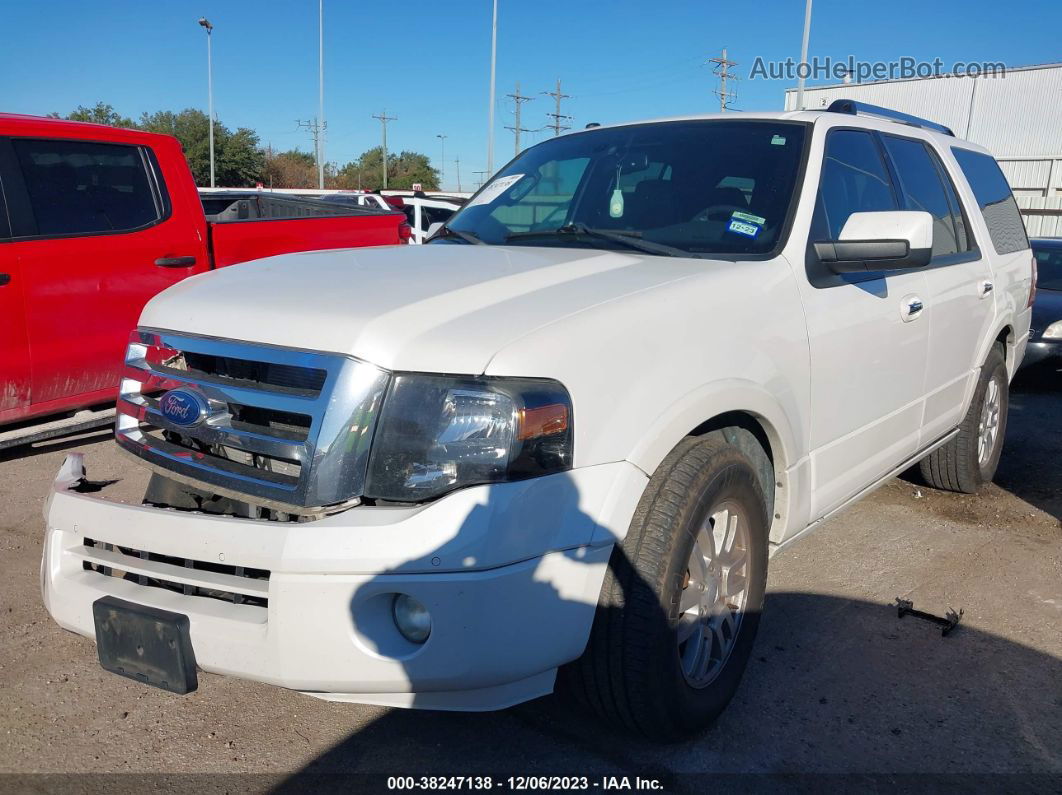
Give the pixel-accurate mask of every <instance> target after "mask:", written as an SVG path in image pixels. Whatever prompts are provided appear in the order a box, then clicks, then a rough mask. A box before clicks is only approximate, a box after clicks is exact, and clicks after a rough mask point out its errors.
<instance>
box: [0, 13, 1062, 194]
mask: <svg viewBox="0 0 1062 795" xmlns="http://www.w3.org/2000/svg"><path fill="white" fill-rule="evenodd" d="M0 5H2V6H3V13H2V19H3V23H4V24H3V25H2V27H0V110H2V111H7V112H14V113H30V114H38V115H43V114H46V113H49V112H52V111H57V112H60V113H68V112H70V111H71V110H73V109H74V108H75V107H76V106H77V105H79V104H81V105H89V106H91V105H94V104H95V103H96V102H98V101H103V102H106V103H109V104H111V105H113V106H114V107H115V109H116V110H118V111H119V112H120V113H122V114H124V115H127V116H131V117H133V118H137V117H139V115H140V114H141V113H142V112H144V111H148V112H153V111H156V110H181V109H183V108H186V107H195V108H201V109H203V110H206V107H207V74H206V34H205V32H204V30H203V28H201V27H199V26H198V25H197V24H196V21H197V20H198V19H199V17H200V16H204V15H205V16H206V17H207V18H208V19H209V20H210V21H211V22H212V23H213V25H214V34H213V42H214V106H215V113H216V115H217V117H218V119H219V121H221V122H222V123H223V124H225V125H226V126H228V127H229V128H232V129H235V128H236V127H250V128H252V129H254V130H256V131H257V132H258V134H259V135H260V137H261V141H262V144H263V145H267V144H268V145H271V146H272V147H273V148H274V149H279V150H286V149H292V148H300V149H302V150H304V151H312V148H313V143H312V140H311V138H310V136H309V134H308V133H307V131H306V130H304V129H300V128H299V127H298V126H297V125H296V120H298V119H302V120H308V119H312V118H313V117H314V116H315V115H316V114H317V97H318V91H317V66H318V49H317V46H318V15H317V9H318V4H317V2H316V0H253V1H252V0H139V1H138V2H134V1H133V0H91V2H89V1H88V0H38V2H22V1H21V0H0ZM498 5H499V22H498V59H497V99H496V103H495V106H496V110H495V119H496V122H495V144H494V146H495V155H494V167H495V170H497V169H498V168H500V167H501V166H503V165H504V164H505V163H506V162H507V161H508V160H509V159H510V158H511V157H512V155H513V151H514V150H513V147H514V137H513V134H512V133H511V132H510V131H509V130H507V129H505V127H506V126H512V125H513V114H512V108H513V102H512V100H511V99H509V98H508V97H506V95H507V94H510V93H512V92H513V91H514V89H515V86H516V83H517V82H518V81H519V83H520V90H521V92H522V93H523V94H524V95H527V96H533V97H535V99H533V100H532V101H529V102H525V103H523V118H522V121H521V126H523V127H526V128H531V129H535V130H537V131H536V132H531V133H525V134H524V137H523V142H522V143H523V145H524V146H526V145H527V144H528V143H534V142H536V141H539V140H543V139H544V138H545V137H547V136H549V135H552V131H550V130H545V129H543V128H544V126H545V124H546V123H547V122H548V121H550V120H549V119H548V118H547V116H546V113H547V112H549V111H552V110H554V107H553V99H552V98H550V97H548V96H545V95H544V94H543V93H542V92H545V91H551V90H553V89H554V87H555V85H556V81H557V79H558V78H559V79H560V80H561V81H562V88H563V92H564V93H565V94H569V95H571V96H570V98H568V99H565V100H564V101H563V104H562V112H563V113H566V114H571V115H572V116H573V117H574V119H573V120H572V122H571V124H572V125H573V126H575V127H576V128H581V127H583V126H585V125H586V124H587V123H590V122H600V123H610V122H618V121H629V120H633V119H640V118H654V117H660V116H671V115H682V114H689V113H704V112H715V111H717V110H718V108H719V99H718V97H717V96H715V94H713V91H714V90H715V89H716V88H717V87H718V79H717V78H716V77H715V76H714V75H713V74H712V67H711V65H708V64H706V61H707V59H708V58H711V57H714V56H718V55H719V54H720V51H721V50H722V48H723V47H726V48H727V53H728V57H729V58H730V59H731V60H733V61H736V62H737V64H738V65H737V66H736V67H734V68H733V69H734V72H735V73H736V74H737V75H739V76H740V77H742V79H741V80H740V81H738V82H737V83H736V86H735V89H736V91H737V97H736V99H734V100H733V101H732V107H733V108H734V109H736V110H746V111H749V110H780V109H782V106H783V102H784V92H785V89H786V88H789V87H791V86H792V85H793V81H790V80H785V79H782V80H766V79H749V77H750V70H751V69H752V67H753V65H754V64H755V62H756V59H757V58H763V59H765V60H784V59H786V58H792V59H794V60H796V59H798V58H799V55H800V38H801V32H802V26H803V17H804V0H758V2H754V3H745V4H743V3H739V2H734V0H725V1H724V0H699V2H695V1H694V0H654V1H653V2H648V1H647V0H611V2H609V1H608V0H499V2H498ZM324 18H325V37H324V52H325V56H324V58H325V113H324V115H325V119H326V120H327V123H328V129H327V134H326V143H325V148H326V149H325V151H326V158H327V159H328V160H329V161H333V162H337V163H339V164H343V163H346V162H348V161H350V160H353V159H356V158H357V156H358V155H359V154H360V153H361V152H363V151H365V150H366V149H368V148H370V147H372V146H377V145H379V143H380V137H381V125H380V122H378V121H377V120H375V119H373V118H372V116H373V114H380V113H382V112H383V111H385V110H386V112H387V115H388V116H394V117H397V118H396V120H395V121H393V122H391V123H390V124H389V125H388V148H389V149H390V150H391V151H395V152H397V151H401V150H406V149H408V150H413V151H419V152H423V153H425V154H427V155H429V156H430V157H431V158H432V160H433V162H434V164H435V165H436V167H438V165H439V161H440V160H441V156H442V150H441V146H440V144H441V141H440V139H439V138H438V137H437V136H438V135H440V134H441V135H446V136H447V137H446V139H445V152H446V154H445V157H446V162H445V177H444V187H446V188H449V189H456V187H457V174H456V171H457V169H456V167H455V163H454V160H455V158H457V157H459V158H460V161H461V164H460V172H461V187H462V188H464V189H465V190H469V189H470V188H472V187H473V186H474V185H475V184H476V183H477V182H478V181H480V180H481V179H482V173H478V174H477V172H484V171H485V170H486V167H487V166H486V161H487V137H488V131H487V128H488V122H487V119H488V90H489V74H490V26H491V0H450V1H449V2H430V0H404V1H403V2H400V3H395V2H368V1H367V0H324ZM1060 23H1062V0H1011V2H1010V3H1000V2H999V0H936V1H935V2H933V1H932V0H891V2H884V1H882V2H878V1H875V2H865V0H814V14H813V18H812V30H811V42H810V48H809V55H810V56H816V55H817V56H819V57H820V58H822V57H825V56H830V57H832V58H834V59H844V58H847V57H848V56H849V55H852V56H854V57H855V58H857V59H860V60H863V61H868V62H871V61H878V60H885V61H892V60H897V59H898V58H900V57H901V56H910V57H913V58H916V59H919V60H925V61H932V60H933V59H934V58H940V59H941V60H942V61H943V62H944V63H945V64H948V65H950V64H951V63H954V62H956V61H1002V62H1003V63H1005V64H1007V65H1008V66H1012V67H1013V66H1021V65H1028V64H1037V63H1049V62H1054V61H1060V60H1062V47H1060V45H1059V38H1058V31H1059V30H1060V29H1062V24H1060ZM834 82H837V81H836V80H832V79H830V80H810V81H809V85H813V84H816V83H834Z"/></svg>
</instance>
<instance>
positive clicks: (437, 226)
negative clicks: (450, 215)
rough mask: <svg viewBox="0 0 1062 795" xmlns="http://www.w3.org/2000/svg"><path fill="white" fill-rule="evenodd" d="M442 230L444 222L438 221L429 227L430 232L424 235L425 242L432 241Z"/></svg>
mask: <svg viewBox="0 0 1062 795" xmlns="http://www.w3.org/2000/svg"><path fill="white" fill-rule="evenodd" d="M442 228H443V223H442V221H436V222H435V223H433V224H432V225H431V226H429V227H428V231H427V232H426V233H425V234H424V242H427V241H429V240H431V239H432V238H433V237H435V234H436V233H437V232H438V231H439V230H440V229H442Z"/></svg>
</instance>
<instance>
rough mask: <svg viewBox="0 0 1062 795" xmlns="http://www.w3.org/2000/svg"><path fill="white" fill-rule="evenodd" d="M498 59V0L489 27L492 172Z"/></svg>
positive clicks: (490, 166)
mask: <svg viewBox="0 0 1062 795" xmlns="http://www.w3.org/2000/svg"><path fill="white" fill-rule="evenodd" d="M497 60H498V0H494V19H493V22H492V23H491V28H490V110H489V112H488V114H487V116H488V122H487V127H488V129H487V171H489V172H490V173H491V174H493V173H494V67H495V64H496V63H497Z"/></svg>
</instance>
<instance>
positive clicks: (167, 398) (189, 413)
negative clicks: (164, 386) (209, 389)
mask: <svg viewBox="0 0 1062 795" xmlns="http://www.w3.org/2000/svg"><path fill="white" fill-rule="evenodd" d="M159 413H160V414H161V415H162V416H163V417H165V418H166V419H168V420H169V421H170V422H172V423H173V424H174V425H180V426H181V427H182V428H191V427H192V426H193V425H198V424H199V423H201V422H202V421H203V420H205V419H206V417H207V414H209V413H210V404H208V403H207V400H206V398H205V397H203V396H202V395H200V394H198V393H196V392H193V391H191V390H190V389H171V390H170V391H169V392H167V393H166V394H164V395H163V396H162V397H160V398H159Z"/></svg>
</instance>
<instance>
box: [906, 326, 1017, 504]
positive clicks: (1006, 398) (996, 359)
mask: <svg viewBox="0 0 1062 795" xmlns="http://www.w3.org/2000/svg"><path fill="white" fill-rule="evenodd" d="M1009 383H1010V382H1009V379H1008V376H1007V363H1006V360H1005V359H1004V356H1003V347H1002V346H1001V345H998V344H997V345H995V346H993V348H992V351H991V353H989V354H988V358H987V359H985V363H984V365H983V366H982V367H981V373H980V376H979V378H978V381H977V389H976V391H975V392H974V397H973V400H972V401H971V402H970V408H969V410H968V411H967V412H966V417H965V418H964V419H963V421H962V425H960V426H959V433H958V435H957V436H955V438H954V439H952V440H951V441H949V442H948V443H947V444H945V445H943V446H941V447H938V448H937V449H936V450H934V451H933V452H932V453H930V454H929V455H927V456H926V457H925V458H923V459H922V461H921V462H920V464H919V470H920V471H921V473H922V477H923V478H925V481H926V483H928V484H929V485H930V486H933V487H934V488H938V489H943V490H945V491H958V492H962V493H964V494H973V493H974V492H976V491H977V490H978V489H979V488H981V486H982V485H984V484H985V483H989V482H991V480H992V478H994V477H995V475H996V468H997V467H998V466H999V457H1000V455H1001V454H1002V452H1003V437H1004V435H1005V434H1006V432H1007V411H1008V409H1009V406H1010V393H1009Z"/></svg>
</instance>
